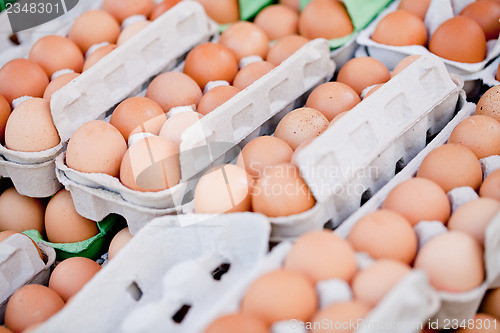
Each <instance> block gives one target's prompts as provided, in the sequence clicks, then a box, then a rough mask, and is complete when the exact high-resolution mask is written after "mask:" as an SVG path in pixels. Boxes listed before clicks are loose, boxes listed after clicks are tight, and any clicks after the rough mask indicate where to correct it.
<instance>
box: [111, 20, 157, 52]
mask: <svg viewBox="0 0 500 333" xmlns="http://www.w3.org/2000/svg"><path fill="white" fill-rule="evenodd" d="M150 23H151V21H138V22H134V23H132V24H130V25H128V26H127V27H126V28H125V29H123V30H122V32H121V33H120V36H119V37H118V41H117V42H116V44H117V45H118V46H120V45H122V44H123V43H125V42H126V41H128V40H129V39H130V38H132V37H134V36H135V35H137V34H138V33H139V32H141V30H142V29H144V28H146V27H147V26H148V25H149V24H150Z"/></svg>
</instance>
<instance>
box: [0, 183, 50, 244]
mask: <svg viewBox="0 0 500 333" xmlns="http://www.w3.org/2000/svg"><path fill="white" fill-rule="evenodd" d="M44 210H45V207H44V206H43V204H42V202H41V200H40V199H35V198H29V197H25V196H23V195H20V194H19V193H18V192H17V191H16V189H15V188H14V187H11V188H9V189H7V190H5V191H4V192H3V193H2V195H0V231H5V230H12V231H16V232H23V231H26V230H38V232H40V233H41V234H42V235H43V234H44V233H45V232H44V224H43V216H44V214H45V213H44Z"/></svg>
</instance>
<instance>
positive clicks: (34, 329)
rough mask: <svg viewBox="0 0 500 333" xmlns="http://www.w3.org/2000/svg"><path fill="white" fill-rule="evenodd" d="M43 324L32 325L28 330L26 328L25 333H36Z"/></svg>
mask: <svg viewBox="0 0 500 333" xmlns="http://www.w3.org/2000/svg"><path fill="white" fill-rule="evenodd" d="M42 324H43V323H40V324H34V325H30V326H28V328H26V329H25V330H24V331H23V333H35V332H36V330H37V329H38V328H39V327H40V326H42Z"/></svg>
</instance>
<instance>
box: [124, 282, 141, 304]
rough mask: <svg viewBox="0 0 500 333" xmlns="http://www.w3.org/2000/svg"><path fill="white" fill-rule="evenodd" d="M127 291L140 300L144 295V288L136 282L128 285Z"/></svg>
mask: <svg viewBox="0 0 500 333" xmlns="http://www.w3.org/2000/svg"><path fill="white" fill-rule="evenodd" d="M127 292H128V293H129V294H130V296H132V298H133V299H135V300H136V301H138V300H140V299H141V297H142V290H141V288H139V285H138V284H137V283H136V282H132V283H131V284H130V286H128V288H127Z"/></svg>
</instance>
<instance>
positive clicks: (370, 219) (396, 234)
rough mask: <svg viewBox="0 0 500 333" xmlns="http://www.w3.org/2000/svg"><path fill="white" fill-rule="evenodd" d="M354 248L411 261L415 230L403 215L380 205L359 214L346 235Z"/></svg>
mask: <svg viewBox="0 0 500 333" xmlns="http://www.w3.org/2000/svg"><path fill="white" fill-rule="evenodd" d="M347 240H348V241H349V242H350V243H351V245H352V246H353V248H354V250H355V251H357V252H366V253H368V254H369V255H370V256H371V257H372V258H374V259H393V260H399V261H401V262H403V263H406V264H410V263H412V262H413V259H414V258H415V255H416V253H417V247H418V242H417V234H416V233H415V231H414V230H413V228H412V225H411V224H410V222H409V221H408V220H407V219H406V218H404V217H403V216H402V215H400V214H398V213H396V212H393V211H390V210H387V209H381V210H377V211H375V212H373V213H370V214H368V215H366V216H364V217H362V218H361V219H360V220H359V221H358V222H357V223H356V225H355V226H354V227H353V228H352V230H351V233H350V234H349V236H348V237H347Z"/></svg>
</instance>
